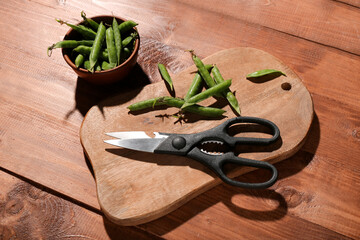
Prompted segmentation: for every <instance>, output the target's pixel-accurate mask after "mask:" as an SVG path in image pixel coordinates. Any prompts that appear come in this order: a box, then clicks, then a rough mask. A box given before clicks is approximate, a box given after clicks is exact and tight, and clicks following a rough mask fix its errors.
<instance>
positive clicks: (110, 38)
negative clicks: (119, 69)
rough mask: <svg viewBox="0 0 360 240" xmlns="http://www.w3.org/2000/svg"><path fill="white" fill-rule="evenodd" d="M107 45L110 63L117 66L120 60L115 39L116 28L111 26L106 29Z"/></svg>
mask: <svg viewBox="0 0 360 240" xmlns="http://www.w3.org/2000/svg"><path fill="white" fill-rule="evenodd" d="M106 47H107V50H108V54H109V63H110V64H111V65H115V66H116V64H117V62H118V60H117V53H116V47H115V41H114V30H113V29H112V28H111V27H109V28H108V29H106Z"/></svg>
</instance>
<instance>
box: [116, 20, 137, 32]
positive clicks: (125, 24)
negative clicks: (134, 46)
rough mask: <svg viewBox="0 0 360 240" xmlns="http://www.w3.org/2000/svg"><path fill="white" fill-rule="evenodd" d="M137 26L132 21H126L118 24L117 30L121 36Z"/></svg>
mask: <svg viewBox="0 0 360 240" xmlns="http://www.w3.org/2000/svg"><path fill="white" fill-rule="evenodd" d="M137 25H138V24H137V23H136V22H134V21H132V20H128V21H125V22H122V23H120V25H119V30H120V32H121V33H122V34H124V33H126V32H127V31H129V30H130V29H132V28H133V27H135V26H137Z"/></svg>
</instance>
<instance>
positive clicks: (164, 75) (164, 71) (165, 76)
mask: <svg viewBox="0 0 360 240" xmlns="http://www.w3.org/2000/svg"><path fill="white" fill-rule="evenodd" d="M158 68H159V71H160V74H161V77H162V78H163V79H164V80H165V81H166V82H167V83H168V84H169V86H170V89H171V91H173V90H174V86H173V82H172V79H171V77H170V75H169V73H168V71H167V69H166V67H165V66H164V64H161V63H158Z"/></svg>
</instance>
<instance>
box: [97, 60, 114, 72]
mask: <svg viewBox="0 0 360 240" xmlns="http://www.w3.org/2000/svg"><path fill="white" fill-rule="evenodd" d="M115 66H116V65H115V64H111V63H108V62H106V61H102V62H101V69H102V70H109V69H113V68H114V67H115Z"/></svg>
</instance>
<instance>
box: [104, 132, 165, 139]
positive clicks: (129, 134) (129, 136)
mask: <svg viewBox="0 0 360 240" xmlns="http://www.w3.org/2000/svg"><path fill="white" fill-rule="evenodd" d="M106 135H108V136H110V137H114V138H119V139H137V138H151V137H150V136H148V135H147V134H146V133H145V132H144V131H129V132H110V133H106ZM154 135H155V136H154V138H166V137H168V136H167V135H165V134H161V133H158V132H154Z"/></svg>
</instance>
